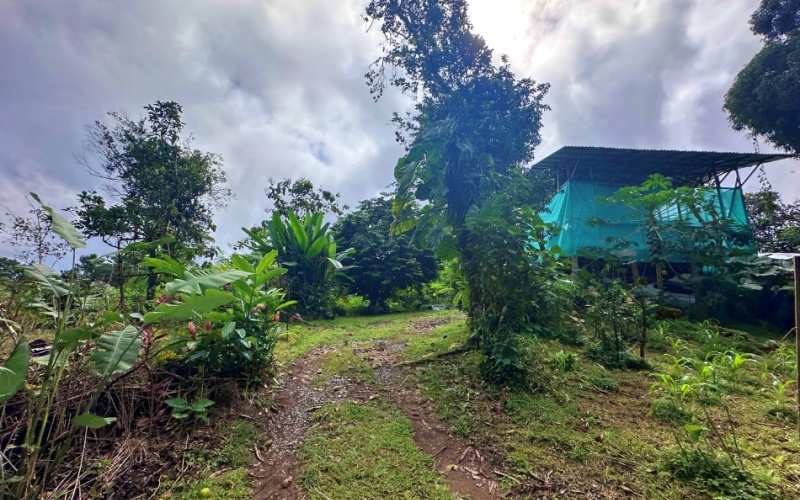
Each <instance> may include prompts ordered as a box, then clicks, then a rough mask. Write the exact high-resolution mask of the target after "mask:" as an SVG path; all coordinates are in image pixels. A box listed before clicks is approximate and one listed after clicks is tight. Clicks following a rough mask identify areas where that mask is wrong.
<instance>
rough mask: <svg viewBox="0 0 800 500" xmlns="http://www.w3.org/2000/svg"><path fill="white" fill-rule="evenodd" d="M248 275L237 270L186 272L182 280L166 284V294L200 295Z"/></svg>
mask: <svg viewBox="0 0 800 500" xmlns="http://www.w3.org/2000/svg"><path fill="white" fill-rule="evenodd" d="M249 275H250V273H249V272H246V271H239V270H235V269H233V270H227V271H194V272H189V271H186V272H185V273H184V276H183V277H184V279H177V280H174V281H173V282H171V283H168V284H167V292H169V293H176V292H185V293H197V294H200V293H202V292H203V290H206V289H208V288H219V287H221V286H222V285H224V284H226V283H231V282H233V281H236V280H238V279H240V278H243V277H245V276H249Z"/></svg>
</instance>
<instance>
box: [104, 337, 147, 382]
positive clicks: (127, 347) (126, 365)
mask: <svg viewBox="0 0 800 500" xmlns="http://www.w3.org/2000/svg"><path fill="white" fill-rule="evenodd" d="M141 346H142V339H141V337H140V336H139V330H138V329H137V328H136V327H135V326H131V325H128V326H126V327H125V329H123V330H115V331H112V332H109V333H106V334H104V335H101V336H100V338H99V339H97V346H95V348H94V350H93V351H92V364H93V366H92V369H93V370H94V372H95V373H96V374H98V375H100V376H101V377H107V376H109V375H113V374H114V373H123V372H126V371H128V370H130V369H131V367H133V364H134V363H136V358H138V357H139V348H140V347H141Z"/></svg>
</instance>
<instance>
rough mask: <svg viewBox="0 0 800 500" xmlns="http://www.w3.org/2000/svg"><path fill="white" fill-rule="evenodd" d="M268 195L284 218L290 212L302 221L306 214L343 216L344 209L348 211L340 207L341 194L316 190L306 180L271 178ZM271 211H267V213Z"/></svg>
mask: <svg viewBox="0 0 800 500" xmlns="http://www.w3.org/2000/svg"><path fill="white" fill-rule="evenodd" d="M266 194H267V198H268V199H269V200H270V201H271V202H272V204H273V206H274V210H275V211H277V212H279V213H280V214H281V215H283V216H286V214H288V213H289V212H290V211H291V212H294V213H295V214H296V215H297V216H298V217H299V218H301V219H302V218H303V217H305V216H306V214H309V213H315V212H322V213H332V214H336V215H342V213H344V212H343V209H344V210H347V209H348V207H347V206H344V207H340V206H339V202H338V200H339V193H334V192H332V191H328V190H326V189H322V188H319V189H317V190H314V184H313V183H312V182H311V181H310V180H308V179H304V178H301V179H297V180H296V181H292V179H283V180H280V181H276V180H275V179H272V178H270V179H269V186H268V187H267V189H266ZM271 211H272V210H270V209H267V212H271Z"/></svg>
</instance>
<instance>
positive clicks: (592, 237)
mask: <svg viewBox="0 0 800 500" xmlns="http://www.w3.org/2000/svg"><path fill="white" fill-rule="evenodd" d="M618 189H619V186H605V185H602V184H594V183H589V182H575V181H570V182H567V183H565V184H564V185H563V186H562V188H561V190H560V191H559V192H558V193H556V194H555V195H554V196H553V199H552V200H551V201H550V204H549V206H548V208H549V212H548V213H544V214H542V218H543V219H544V220H545V222H548V223H551V224H553V225H555V226H557V227H559V228H561V231H560V232H559V234H558V235H556V236H554V237H552V238H551V239H550V241H549V242H548V245H549V246H550V247H552V246H554V245H558V246H559V247H560V248H561V250H562V252H563V255H569V256H577V255H583V254H584V252H582V251H581V250H582V249H588V248H592V247H594V248H597V247H599V248H603V249H606V250H612V249H613V247H614V246H615V241H621V240H624V241H627V242H630V243H631V245H630V246H629V247H628V248H625V249H622V250H616V251H615V253H616V254H618V255H619V256H620V257H623V258H625V259H626V260H630V261H638V262H648V261H650V256H649V254H648V252H647V249H646V241H645V232H644V230H642V227H643V225H644V221H643V220H642V216H641V215H639V214H637V212H636V211H635V210H633V209H631V208H629V207H626V206H621V205H611V204H605V203H600V202H598V198H606V197H609V196H611V195H612V194H614V192H615V191H617V190H618ZM707 196H708V197H709V200H710V201H711V200H713V201H714V202H715V204H716V205H717V207H718V211H719V213H720V214H723V215H724V216H726V217H728V218H729V219H731V220H732V221H733V225H734V226H735V227H736V228H741V229H742V230H747V229H748V224H747V211H746V209H745V205H744V197H743V195H742V190H741V188H719V190H718V189H716V188H709V191H708V195H707ZM687 214H688V211H687V210H686V209H685V208H684V209H682V210H681V209H680V208H679V207H678V206H676V205H671V206H666V207H663V208H662V209H661V211H660V218H661V220H662V221H664V222H665V223H666V222H668V221H675V220H678V219H679V218H680V216H681V215H682V216H683V218H684V219H685V218H686V216H687ZM592 220H603V221H604V223H603V224H591V221H592ZM587 221H588V222H590V224H587ZM690 224H691V223H690ZM695 224H696V220H695ZM662 237H664V238H665V239H667V240H669V239H670V238H671V236H670V234H669V233H667V232H665V234H663V235H662ZM670 260H671V261H673V262H681V261H682V259H681V258H680V256H678V255H671V256H670Z"/></svg>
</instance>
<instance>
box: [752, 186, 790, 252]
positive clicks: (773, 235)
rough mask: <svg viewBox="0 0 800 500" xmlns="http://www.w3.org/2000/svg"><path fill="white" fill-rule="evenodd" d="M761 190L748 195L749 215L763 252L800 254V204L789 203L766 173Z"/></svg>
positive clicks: (754, 235) (754, 236) (756, 239)
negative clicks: (773, 185)
mask: <svg viewBox="0 0 800 500" xmlns="http://www.w3.org/2000/svg"><path fill="white" fill-rule="evenodd" d="M759 180H760V181H761V189H759V190H758V191H756V192H754V193H747V194H745V203H746V204H747V215H748V219H749V220H750V227H751V228H752V230H753V238H754V239H755V242H756V245H758V249H759V250H760V251H762V252H799V251H800V200H795V201H794V202H792V203H786V202H784V201H783V200H782V199H781V195H780V193H778V192H777V191H775V190H774V189H773V187H772V184H770V182H769V180H768V179H767V177H766V175H765V174H764V172H763V171H762V172H761V173H760V175H759Z"/></svg>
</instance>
